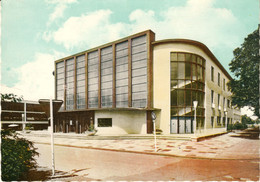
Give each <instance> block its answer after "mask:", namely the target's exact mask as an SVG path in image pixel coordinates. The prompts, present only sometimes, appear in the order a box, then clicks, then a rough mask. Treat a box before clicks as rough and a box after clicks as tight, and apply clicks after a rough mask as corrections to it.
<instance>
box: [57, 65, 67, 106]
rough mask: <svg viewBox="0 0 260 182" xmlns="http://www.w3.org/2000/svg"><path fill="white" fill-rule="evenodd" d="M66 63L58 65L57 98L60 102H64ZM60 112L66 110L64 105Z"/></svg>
mask: <svg viewBox="0 0 260 182" xmlns="http://www.w3.org/2000/svg"><path fill="white" fill-rule="evenodd" d="M64 76H65V74H64V61H62V62H59V63H57V64H56V97H57V99H58V100H64V87H65V85H64V84H65V82H64V78H65V77H64ZM60 110H64V103H63V104H62V106H61V108H60Z"/></svg>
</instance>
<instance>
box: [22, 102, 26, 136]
mask: <svg viewBox="0 0 260 182" xmlns="http://www.w3.org/2000/svg"><path fill="white" fill-rule="evenodd" d="M26 112H27V111H26V101H24V124H23V131H24V129H25V127H26V117H27V116H26Z"/></svg>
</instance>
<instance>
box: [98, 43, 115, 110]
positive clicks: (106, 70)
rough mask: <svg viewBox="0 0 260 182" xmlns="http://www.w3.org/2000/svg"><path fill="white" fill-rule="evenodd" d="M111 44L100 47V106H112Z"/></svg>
mask: <svg viewBox="0 0 260 182" xmlns="http://www.w3.org/2000/svg"><path fill="white" fill-rule="evenodd" d="M112 59H113V53H112V46H109V47H106V48H103V49H101V107H112V80H113V62H112Z"/></svg>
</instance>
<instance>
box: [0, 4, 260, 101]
mask: <svg viewBox="0 0 260 182" xmlns="http://www.w3.org/2000/svg"><path fill="white" fill-rule="evenodd" d="M0 3H1V9H0V11H1V22H0V23H1V34H0V36H1V52H0V54H1V93H10V92H12V93H14V94H16V95H23V97H24V99H26V100H38V99H40V98H50V97H54V77H53V75H52V72H53V71H54V61H55V60H57V59H60V58H63V57H65V56H69V55H71V54H75V53H78V52H82V51H85V50H87V49H90V48H92V47H94V46H99V45H102V44H105V43H108V42H111V41H114V40H117V39H120V38H123V37H126V36H129V35H132V34H134V33H138V32H141V31H144V30H147V29H151V30H152V31H154V32H155V33H156V40H161V39H172V38H185V39H192V40H196V41H199V42H202V43H203V44H205V45H206V46H207V47H208V48H209V49H210V50H211V51H212V52H213V54H214V55H215V56H216V57H217V59H218V60H219V61H220V63H221V64H222V65H223V66H224V67H225V69H226V70H227V71H228V72H229V73H230V74H231V75H232V73H231V72H230V71H229V66H228V64H229V63H230V61H231V60H232V58H233V50H234V49H235V48H237V47H239V46H240V45H241V44H242V43H243V41H244V38H245V37H246V36H247V35H248V34H250V33H252V32H253V31H254V30H256V29H257V26H258V24H259V0H247V1H245V0H2V1H0Z"/></svg>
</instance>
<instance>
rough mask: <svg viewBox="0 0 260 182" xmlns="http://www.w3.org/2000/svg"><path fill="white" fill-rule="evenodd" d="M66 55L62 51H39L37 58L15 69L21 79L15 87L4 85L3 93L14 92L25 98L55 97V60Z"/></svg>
mask: <svg viewBox="0 0 260 182" xmlns="http://www.w3.org/2000/svg"><path fill="white" fill-rule="evenodd" d="M62 56H64V55H63V54H62V53H58V52H55V53H54V54H53V55H51V54H43V53H37V54H36V55H35V59H34V61H32V62H29V63H27V64H25V65H23V66H21V67H19V68H17V69H14V71H15V72H16V73H17V74H18V75H19V81H18V82H17V83H16V84H15V85H14V86H13V87H7V86H5V85H2V88H1V93H14V94H15V95H18V96H21V95H22V96H23V97H24V99H25V100H36V101H37V100H38V99H41V98H47V99H48V98H50V97H52V98H54V76H53V75H52V72H53V71H54V61H55V60H56V59H58V58H60V57H62Z"/></svg>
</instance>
